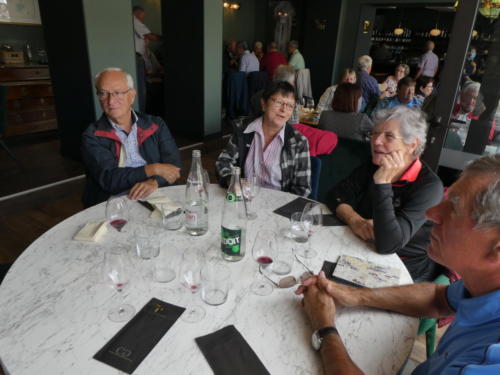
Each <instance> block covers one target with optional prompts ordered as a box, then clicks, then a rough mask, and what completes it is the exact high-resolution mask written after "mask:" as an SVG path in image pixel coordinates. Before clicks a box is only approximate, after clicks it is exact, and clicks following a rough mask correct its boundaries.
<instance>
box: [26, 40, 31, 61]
mask: <svg viewBox="0 0 500 375" xmlns="http://www.w3.org/2000/svg"><path fill="white" fill-rule="evenodd" d="M25 49H26V62H27V63H31V62H32V61H33V53H32V52H31V46H30V44H29V43H26V48H25Z"/></svg>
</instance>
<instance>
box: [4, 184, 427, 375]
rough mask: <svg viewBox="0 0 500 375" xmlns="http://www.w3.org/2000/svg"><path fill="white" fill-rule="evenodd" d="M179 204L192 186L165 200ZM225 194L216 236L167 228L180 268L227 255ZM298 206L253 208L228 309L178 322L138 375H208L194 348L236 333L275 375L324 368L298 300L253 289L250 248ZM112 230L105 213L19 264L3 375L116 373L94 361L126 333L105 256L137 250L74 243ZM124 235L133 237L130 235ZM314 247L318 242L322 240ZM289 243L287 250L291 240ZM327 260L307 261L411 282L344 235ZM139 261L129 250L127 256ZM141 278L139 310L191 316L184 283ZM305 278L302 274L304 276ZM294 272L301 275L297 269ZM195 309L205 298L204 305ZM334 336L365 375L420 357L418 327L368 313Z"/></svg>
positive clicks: (142, 269) (87, 216)
mask: <svg viewBox="0 0 500 375" xmlns="http://www.w3.org/2000/svg"><path fill="white" fill-rule="evenodd" d="M162 190H163V192H164V193H165V194H166V195H167V196H169V197H170V198H172V199H175V200H178V201H182V200H183V196H184V187H183V186H175V187H169V188H165V189H162ZM223 196H224V191H223V190H222V189H220V188H219V187H218V186H216V185H212V186H211V187H210V203H209V217H210V220H209V232H208V233H207V234H205V235H203V236H200V237H191V236H189V235H188V234H186V233H184V232H182V231H176V232H172V231H167V230H160V229H158V236H160V237H161V240H162V242H161V243H162V247H161V251H162V253H165V252H166V253H167V254H168V256H170V257H171V259H172V265H173V266H174V267H175V265H176V264H177V263H176V262H178V259H179V258H180V255H181V253H182V250H183V249H186V248H188V247H189V248H198V249H200V250H201V251H203V252H206V253H207V254H210V256H213V255H217V254H218V248H219V246H220V245H219V241H220V239H219V233H220V220H221V210H222V201H223ZM295 198H296V196H294V195H291V194H288V193H282V192H278V191H272V190H267V189H262V190H261V191H260V193H259V195H258V196H257V198H256V199H255V200H254V202H252V205H253V207H252V208H253V209H255V211H257V212H258V218H257V219H256V220H254V221H249V222H248V227H247V238H246V241H247V254H246V256H245V258H244V259H243V260H241V261H239V262H235V263H229V262H228V263H227V265H228V266H229V267H230V269H231V272H232V275H231V277H232V287H231V289H230V292H229V296H228V300H227V301H226V303H225V304H223V305H221V306H209V305H206V304H203V303H202V301H201V299H200V300H199V303H200V304H203V306H204V308H205V310H206V316H205V318H204V319H203V320H202V321H201V322H199V323H195V324H191V323H186V322H184V321H183V320H181V319H179V320H178V321H177V322H176V323H175V324H174V326H172V328H171V329H170V330H169V331H168V332H167V333H166V335H165V336H164V337H163V338H162V339H161V340H160V342H159V343H158V344H157V345H156V346H155V347H154V349H153V350H152V351H151V352H150V353H149V355H148V356H147V357H146V358H145V359H144V361H143V362H142V363H141V365H140V366H139V367H138V368H137V369H136V371H135V374H158V373H163V374H197V375H199V374H211V373H212V371H211V369H210V367H209V365H208V363H207V362H206V360H205V358H204V357H203V355H202V353H201V351H200V350H199V349H198V347H197V345H196V343H195V341H194V338H195V337H198V336H202V335H205V334H208V333H211V332H213V331H216V330H218V329H220V328H222V327H224V326H226V325H229V324H234V325H235V326H236V328H237V329H238V330H239V331H240V332H241V334H242V335H243V336H244V337H245V339H246V340H247V342H248V343H249V345H250V346H251V347H252V348H253V350H254V351H255V352H256V354H257V355H258V357H259V358H260V359H261V361H262V362H263V364H264V365H265V366H266V368H267V369H268V370H269V372H270V373H271V374H287V375H288V374H319V373H322V367H321V361H320V358H319V356H318V354H317V353H316V352H314V350H312V348H311V345H310V335H311V328H310V327H309V325H308V323H307V319H306V316H305V314H304V311H303V309H302V307H301V306H300V299H301V298H300V297H298V296H295V295H294V294H293V291H294V289H295V288H291V289H275V290H274V291H273V293H272V294H271V295H269V296H265V297H261V296H257V295H255V294H253V293H252V292H251V291H250V290H249V286H250V284H251V282H252V280H253V278H254V277H255V273H256V271H257V263H256V262H255V261H254V260H253V259H252V256H251V246H252V244H253V238H254V237H255V234H256V233H257V231H259V230H261V229H274V230H275V231H276V232H279V231H280V230H282V229H283V228H285V227H287V226H288V225H289V223H288V220H287V219H286V218H284V217H281V216H278V215H276V214H274V213H272V211H273V210H274V209H276V208H278V207H280V206H281V205H283V204H286V203H288V202H289V201H291V200H293V199H295ZM130 207H131V213H132V215H131V216H133V218H134V219H135V220H149V219H148V215H149V212H148V211H147V210H146V209H145V208H144V207H143V206H141V205H139V204H138V203H137V202H131V203H130ZM103 219H104V204H100V205H97V206H95V207H92V208H89V209H87V210H85V211H82V212H80V213H78V214H76V215H74V216H72V217H70V218H68V219H67V220H65V221H63V222H61V223H60V224H58V225H57V226H55V227H53V228H52V229H50V230H49V231H48V232H46V233H45V234H43V235H42V236H41V237H40V238H39V239H38V240H36V241H35V242H34V243H33V244H32V245H31V246H30V247H28V248H27V249H26V250H25V251H24V252H23V253H22V255H21V256H20V257H19V258H18V259H17V261H16V262H15V263H14V265H13V266H12V268H11V269H10V271H9V273H8V274H7V276H6V278H5V279H4V281H3V283H2V284H1V286H0V363H1V364H2V367H3V369H4V371H6V374H10V375H22V374H51V375H56V374H72V375H76V374H117V373H120V372H119V371H118V370H115V369H114V368H112V367H109V366H107V365H105V364H103V363H101V362H99V361H96V360H94V359H92V357H93V355H94V354H95V353H96V352H97V351H98V350H99V349H100V348H101V347H102V346H103V345H104V344H105V343H106V342H107V341H108V340H109V339H110V338H111V337H112V336H113V335H114V334H115V333H116V332H117V331H118V330H119V329H120V328H121V327H122V326H123V325H124V324H125V323H113V322H111V321H110V320H108V318H107V313H108V310H109V309H110V308H111V307H112V306H114V305H116V304H117V303H118V302H119V298H117V296H116V292H115V291H113V290H112V289H111V288H109V287H107V286H106V285H104V284H100V283H99V282H97V281H96V280H97V277H96V274H97V270H99V267H100V264H101V263H102V260H103V254H104V252H105V251H106V250H107V249H109V248H110V247H112V246H116V244H117V243H119V242H122V243H126V244H128V245H129V246H130V245H131V243H132V229H131V228H132V224H130V226H129V229H128V230H127V231H126V232H125V233H118V232H117V231H114V230H112V229H110V231H109V232H108V234H106V236H105V237H104V238H103V239H102V240H101V243H99V244H94V243H83V242H77V241H74V240H72V237H73V235H74V234H75V233H76V232H77V231H78V230H79V229H80V228H81V227H82V226H83V225H84V224H85V223H87V222H90V221H97V220H103ZM125 228H127V226H126V227H125ZM314 237H316V238H314ZM279 238H280V247H281V248H282V249H283V251H288V252H291V249H292V247H293V246H294V243H293V241H290V240H288V239H285V238H284V237H279ZM313 241H314V242H313V245H314V247H315V248H316V249H317V250H318V253H319V254H318V256H317V257H316V258H314V259H312V260H311V261H310V266H311V267H312V268H313V270H315V271H316V272H317V271H318V270H319V269H320V267H321V264H322V262H323V260H325V259H327V260H330V261H336V260H337V257H338V256H339V255H340V254H344V253H348V254H351V255H354V256H359V257H363V258H366V259H368V260H372V261H375V262H379V263H383V264H387V265H390V266H393V267H398V268H400V269H401V270H402V278H401V281H400V282H401V284H407V283H411V278H410V276H409V274H408V272H407V271H406V269H405V268H404V266H403V263H402V262H401V261H400V260H399V258H398V257H397V256H396V255H378V254H376V253H375V252H374V251H373V250H372V249H370V247H369V246H368V245H367V244H366V243H365V242H363V241H361V240H359V239H358V238H356V237H355V236H354V235H353V234H352V233H351V231H350V230H349V228H347V227H325V228H323V229H322V230H321V231H320V232H318V233H317V234H315V235H314V236H313ZM130 252H131V253H132V250H130ZM133 262H134V266H135V267H136V268H137V272H136V273H135V274H134V277H133V279H132V281H131V283H130V286H129V287H128V288H127V289H126V290H125V291H124V293H125V295H124V297H125V301H126V302H127V303H131V304H132V305H134V306H135V308H136V309H137V310H139V309H141V308H142V307H143V306H144V304H145V303H146V302H147V301H149V300H150V299H151V298H152V297H156V298H159V299H161V300H164V301H166V302H170V303H173V304H177V305H180V306H186V304H187V303H188V302H189V301H190V300H191V298H193V297H192V296H191V293H189V291H187V290H186V289H185V288H183V287H182V286H181V285H180V283H179V281H178V278H177V279H176V280H174V281H172V282H170V283H168V284H159V283H155V282H154V281H152V277H151V262H152V261H147V260H142V259H139V258H137V256H134V260H133ZM297 267H299V268H297ZM300 267H302V266H300V265H298V264H297V262H295V264H294V272H295V271H296V270H297V269H298V270H300ZM196 298H199V297H198V296H196ZM337 326H338V329H339V331H340V334H341V336H342V338H343V340H344V342H345V344H346V347H347V350H348V352H349V353H350V355H351V356H352V358H353V359H354V361H355V362H356V363H357V364H358V365H359V366H360V367H361V369H363V370H364V371H365V373H366V374H374V375H376V374H380V375H382V374H384V375H386V374H394V373H396V372H397V371H398V369H400V367H401V366H402V364H403V363H404V361H405V360H406V358H407V356H408V354H409V353H410V351H411V348H412V345H413V342H414V338H415V335H416V330H417V326H418V320H417V319H414V318H409V317H406V316H403V315H399V314H395V313H389V312H386V311H379V310H374V309H368V308H356V309H342V308H341V309H339V311H338V316H337Z"/></svg>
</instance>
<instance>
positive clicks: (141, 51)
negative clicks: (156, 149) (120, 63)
mask: <svg viewBox="0 0 500 375" xmlns="http://www.w3.org/2000/svg"><path fill="white" fill-rule="evenodd" d="M132 15H133V17H132V18H133V21H134V42H135V56H136V65H137V95H138V97H139V110H140V111H141V112H145V110H146V66H145V63H144V56H145V54H146V48H147V43H148V41H151V40H160V39H161V35H158V34H155V33H152V32H151V30H149V28H148V27H147V26H146V25H145V24H144V17H145V16H146V12H145V11H144V8H143V7H141V6H140V5H135V6H134V7H133V8H132Z"/></svg>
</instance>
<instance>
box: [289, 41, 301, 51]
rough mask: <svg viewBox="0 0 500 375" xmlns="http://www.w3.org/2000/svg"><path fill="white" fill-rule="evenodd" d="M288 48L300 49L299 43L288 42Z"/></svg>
mask: <svg viewBox="0 0 500 375" xmlns="http://www.w3.org/2000/svg"><path fill="white" fill-rule="evenodd" d="M288 46H290V47H292V48H297V49H298V48H299V42H297V41H296V40H290V41H289V42H288Z"/></svg>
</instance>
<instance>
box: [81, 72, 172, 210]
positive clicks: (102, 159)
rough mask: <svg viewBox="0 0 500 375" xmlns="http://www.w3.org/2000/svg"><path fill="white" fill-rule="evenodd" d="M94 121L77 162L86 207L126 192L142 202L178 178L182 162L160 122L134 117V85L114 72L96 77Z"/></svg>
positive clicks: (86, 133)
mask: <svg viewBox="0 0 500 375" xmlns="http://www.w3.org/2000/svg"><path fill="white" fill-rule="evenodd" d="M95 87H96V90H97V97H98V98H99V103H100V105H101V108H102V110H103V112H104V113H103V115H102V116H101V118H100V119H99V120H97V121H96V122H94V123H93V124H90V125H89V127H88V128H87V129H86V130H85V131H84V132H83V134H82V158H83V162H84V164H85V167H86V169H87V183H86V186H85V191H84V193H83V204H84V206H85V207H89V206H92V205H94V204H97V203H100V202H104V201H106V200H107V199H108V198H109V197H110V196H111V195H115V194H121V193H124V192H127V191H128V195H129V197H130V198H131V199H141V198H144V197H146V196H148V195H149V194H151V193H152V192H154V191H155V190H156V189H158V187H159V186H165V185H167V184H172V183H174V182H175V181H176V180H177V179H178V178H179V177H180V174H179V172H180V166H181V158H180V154H179V150H178V149H177V145H176V144H175V141H174V139H173V138H172V136H171V134H170V131H169V130H168V128H167V125H165V122H164V121H163V120H162V119H161V118H159V117H154V116H150V115H146V114H142V113H135V112H134V111H133V110H132V104H133V103H134V99H135V90H134V81H133V79H132V77H131V76H130V74H128V73H126V72H124V71H123V70H121V69H118V68H108V69H105V70H104V71H102V72H100V73H99V74H97V75H96V78H95Z"/></svg>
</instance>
